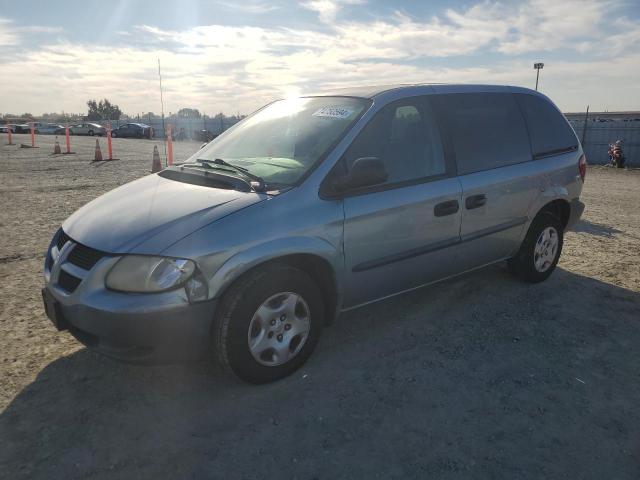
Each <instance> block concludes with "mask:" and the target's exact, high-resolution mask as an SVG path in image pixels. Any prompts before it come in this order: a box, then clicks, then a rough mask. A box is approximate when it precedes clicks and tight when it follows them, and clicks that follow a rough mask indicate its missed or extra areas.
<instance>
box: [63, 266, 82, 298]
mask: <svg viewBox="0 0 640 480" xmlns="http://www.w3.org/2000/svg"><path fill="white" fill-rule="evenodd" d="M80 282H82V279H81V278H78V277H74V276H73V275H71V274H69V273H67V272H65V271H64V270H60V276H59V277H58V285H59V286H60V288H62V289H63V290H66V291H67V292H69V293H73V292H74V291H75V289H76V288H78V285H80Z"/></svg>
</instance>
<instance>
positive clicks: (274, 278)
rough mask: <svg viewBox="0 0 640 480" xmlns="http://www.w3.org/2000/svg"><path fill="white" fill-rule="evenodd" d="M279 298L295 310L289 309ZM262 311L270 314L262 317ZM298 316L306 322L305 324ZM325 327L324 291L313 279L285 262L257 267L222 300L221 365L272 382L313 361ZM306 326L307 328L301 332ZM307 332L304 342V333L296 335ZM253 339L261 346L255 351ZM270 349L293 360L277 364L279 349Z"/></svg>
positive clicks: (218, 327) (218, 326) (217, 332)
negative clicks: (260, 313)
mask: <svg viewBox="0 0 640 480" xmlns="http://www.w3.org/2000/svg"><path fill="white" fill-rule="evenodd" d="M270 299H271V302H270V303H267V301H268V300H270ZM281 299H282V300H289V303H288V305H294V304H295V306H294V307H293V308H292V309H289V310H287V309H286V308H285V303H284V302H283V303H280V302H281ZM300 299H301V300H300ZM259 309H261V310H263V309H264V312H266V314H264V315H259V314H258V310H259ZM292 311H293V312H295V313H294V314H291V312H292ZM283 312H284V314H283ZM287 314H289V316H288V317H287ZM271 315H273V316H274V317H275V318H270V317H271ZM278 315H280V316H279V317H278ZM261 317H263V318H261ZM298 317H300V318H303V317H306V318H307V319H308V321H304V322H301V321H299V320H298ZM283 318H284V320H283ZM289 322H291V323H289ZM323 323H324V304H323V299H322V293H321V291H320V289H319V288H318V285H316V283H315V282H314V281H313V280H312V279H311V277H309V276H308V275H307V274H306V273H305V272H303V271H302V270H299V269H297V268H294V267H290V266H288V265H284V264H272V265H269V266H264V267H258V268H257V269H256V270H254V271H252V272H250V273H248V274H247V275H245V276H244V277H242V278H241V279H240V280H239V281H238V282H236V283H235V284H234V285H233V286H231V288H230V289H229V291H228V292H227V293H225V294H224V296H223V297H222V299H221V303H220V307H219V309H218V311H217V315H216V319H215V321H214V326H213V331H212V340H213V344H214V345H213V347H214V349H215V350H216V352H217V354H218V359H219V361H220V363H221V364H222V365H223V366H224V367H225V368H226V369H227V370H231V371H232V372H233V373H234V374H235V375H236V376H238V377H239V378H240V379H242V380H244V381H246V382H249V383H255V384H260V383H267V382H272V381H274V380H278V379H281V378H284V377H286V376H288V375H290V374H292V373H293V372H294V371H296V370H297V369H298V368H300V366H302V364H303V363H304V362H305V361H306V360H307V359H308V358H309V356H310V355H311V353H312V352H313V350H314V348H315V346H316V344H317V343H318V339H319V338H320V333H321V331H322V326H323ZM302 324H304V325H305V327H303V328H301V327H300V325H302ZM287 325H289V327H287ZM250 328H252V331H251V332H250ZM304 328H307V329H308V333H307V334H306V337H305V338H303V335H304V334H298V335H297V336H296V335H295V333H296V332H297V331H303V330H304ZM288 332H293V334H292V333H288ZM252 337H253V338H254V339H256V341H255V343H256V344H257V346H256V347H254V351H253V353H252V350H251V348H250V344H249V342H250V341H251V339H252ZM283 338H284V340H283ZM259 339H261V341H257V340H259ZM277 342H279V343H277ZM270 345H275V347H276V348H280V350H282V351H283V352H284V353H283V355H282V358H287V357H288V355H291V357H290V358H288V359H287V360H285V361H284V362H283V363H278V362H279V359H278V358H279V355H278V354H277V352H276V348H270ZM265 346H266V348H265ZM260 352H261V353H260ZM287 352H288V353H287ZM256 355H257V356H258V357H257V356H256Z"/></svg>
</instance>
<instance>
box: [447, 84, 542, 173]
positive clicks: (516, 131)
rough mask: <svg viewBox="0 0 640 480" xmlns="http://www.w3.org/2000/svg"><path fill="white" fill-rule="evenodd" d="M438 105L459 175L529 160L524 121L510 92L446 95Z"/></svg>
mask: <svg viewBox="0 0 640 480" xmlns="http://www.w3.org/2000/svg"><path fill="white" fill-rule="evenodd" d="M438 105H439V108H440V109H441V111H442V112H443V114H444V115H445V116H446V118H447V126H448V130H449V135H450V137H451V141H452V143H453V149H454V151H455V156H456V163H457V165H458V173H459V174H460V175H464V174H467V173H473V172H478V171H482V170H490V169H493V168H499V167H505V166H507V165H514V164H516V163H522V162H526V161H528V160H531V159H532V158H531V148H530V145H529V136H528V134H527V129H526V126H525V123H524V118H523V117H522V113H521V112H520V108H519V107H518V104H517V103H516V100H515V98H514V97H513V95H511V94H510V93H455V94H447V95H441V96H439V98H438Z"/></svg>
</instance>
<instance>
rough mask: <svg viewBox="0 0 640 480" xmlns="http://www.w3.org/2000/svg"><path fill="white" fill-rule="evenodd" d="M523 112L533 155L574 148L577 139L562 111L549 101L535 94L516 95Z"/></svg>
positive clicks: (543, 154) (576, 145)
mask: <svg viewBox="0 0 640 480" xmlns="http://www.w3.org/2000/svg"><path fill="white" fill-rule="evenodd" d="M516 97H517V99H518V102H519V103H520V106H521V107H522V111H523V112H524V117H525V120H526V121H527V127H528V128H529V135H530V136H531V147H532V149H533V154H534V156H538V157H541V156H545V155H551V154H554V153H562V152H563V151H565V152H566V151H569V150H574V149H576V148H577V147H578V140H577V139H576V135H575V133H574V132H573V129H572V128H571V126H570V125H569V122H567V120H566V119H565V118H564V116H563V115H562V113H560V111H559V110H558V109H557V108H555V107H554V106H553V105H552V104H551V102H549V101H547V100H544V99H543V98H541V97H537V96H535V95H526V94H518V95H516Z"/></svg>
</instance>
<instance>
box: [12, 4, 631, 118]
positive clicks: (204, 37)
mask: <svg viewBox="0 0 640 480" xmlns="http://www.w3.org/2000/svg"><path fill="white" fill-rule="evenodd" d="M318 1H319V2H320V3H318V2H313V3H314V5H313V8H311V6H310V5H307V6H306V7H305V8H311V9H312V10H313V11H316V12H318V15H319V17H320V18H324V19H325V21H326V20H330V19H332V18H333V19H335V21H331V22H330V23H327V24H325V25H324V26H323V28H319V29H313V28H305V29H292V28H283V27H259V26H242V25H240V26H230V25H202V26H197V27H193V28H188V29H183V30H166V29H161V28H159V27H157V26H154V25H139V26H137V27H135V28H131V29H129V30H125V31H122V32H119V35H120V36H122V35H124V34H126V43H125V44H124V45H122V46H119V47H118V48H112V47H102V46H98V45H93V44H90V43H78V42H73V43H71V42H66V41H64V40H57V41H54V42H47V43H46V45H41V46H39V47H38V48H32V49H28V50H26V51H24V52H22V53H21V54H20V55H13V56H11V57H9V58H6V57H5V58H4V59H3V60H0V62H2V63H0V66H1V67H2V71H3V76H5V75H6V78H20V79H21V80H20V82H19V83H10V84H8V85H6V86H4V87H3V92H2V95H3V101H2V108H3V109H6V110H9V111H14V112H21V111H32V112H42V111H58V110H61V109H64V110H67V111H83V110H84V109H85V104H84V102H85V101H86V100H87V99H89V98H103V97H108V98H109V99H111V100H112V101H114V102H115V103H117V104H119V105H120V107H121V108H123V109H124V110H125V111H127V112H128V113H131V114H136V113H141V112H146V111H149V110H151V111H156V112H157V111H159V100H158V78H157V58H160V59H161V61H162V69H163V86H164V87H165V103H166V108H165V110H166V111H174V112H175V111H177V110H178V109H179V108H181V107H188V106H191V107H197V108H199V109H200V110H204V111H205V112H208V113H209V112H210V113H215V112H219V111H226V112H234V113H235V112H237V111H240V112H242V113H248V112H250V111H252V110H253V109H255V108H257V107H259V106H260V105H262V104H264V103H266V102H267V101H269V100H271V99H273V98H274V97H280V96H285V95H287V94H288V93H289V92H294V91H298V90H302V91H317V90H323V89H331V88H337V87H343V86H353V85H363V84H369V85H371V84H385V83H393V82H402V83H412V82H445V83H499V84H505V83H507V84H516V85H524V86H533V85H532V84H533V81H534V78H535V77H534V73H533V69H532V62H533V61H535V60H543V61H545V64H546V68H545V70H544V71H543V72H542V75H541V86H542V88H543V89H544V91H546V92H548V93H550V94H551V95H552V97H553V98H555V99H557V100H558V103H559V104H560V106H561V107H563V108H569V109H572V110H576V109H579V108H583V107H584V105H583V104H584V103H586V102H587V101H589V102H590V103H591V104H592V109H593V108H598V107H596V102H600V104H601V107H600V108H603V107H605V106H608V107H609V108H615V107H614V105H619V108H626V109H629V108H640V91H639V90H640V87H638V86H637V85H636V82H635V80H634V79H635V78H637V77H638V75H640V54H639V53H638V51H639V50H638V46H639V45H640V26H639V25H638V24H637V22H636V21H635V20H632V19H630V18H625V17H622V16H621V15H620V14H619V13H617V12H618V10H616V8H614V7H615V5H617V4H615V5H614V3H613V2H611V1H608V0H604V1H603V2H600V1H598V2H595V1H579V2H578V1H576V0H567V1H565V2H556V3H557V4H558V5H555V4H554V2H551V1H550V0H529V1H528V2H525V3H520V4H512V3H509V4H504V3H501V2H490V1H483V2H481V3H477V4H475V5H472V6H470V7H467V8H461V9H451V8H450V9H447V10H444V11H442V12H441V13H440V14H439V15H435V16H432V17H430V18H426V19H425V18H415V17H414V16H412V15H410V14H409V13H407V12H405V11H397V12H395V13H393V15H392V16H390V17H388V18H384V19H382V18H378V19H373V20H369V21H363V20H360V21H353V20H351V21H346V20H340V15H337V14H336V12H339V9H340V8H343V7H344V5H346V3H345V2H344V1H328V0H318ZM310 3H312V2H307V4H310ZM349 3H353V2H352V1H351V2H349ZM329 4H331V5H332V6H329ZM254 5H261V4H259V3H255V4H254ZM567 5H569V6H567ZM570 11H571V12H573V13H572V14H571V15H569V12H570ZM332 12H333V13H332ZM567 15H569V17H567ZM567 18H571V21H567ZM21 35H24V33H20V31H16V29H15V27H14V26H13V25H12V24H11V22H10V21H7V20H4V21H3V20H2V19H0V39H4V38H7V39H8V40H10V41H14V42H17V41H20V38H21V37H20V36H21ZM545 51H549V52H552V53H553V55H552V56H550V58H545V56H544V52H545ZM453 58H457V60H456V61H455V62H453V61H452V60H451V59H453ZM454 65H455V67H454ZM603 85H607V86H608V87H609V88H607V89H605V88H603ZM587 98H590V99H591V100H586V99H587Z"/></svg>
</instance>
